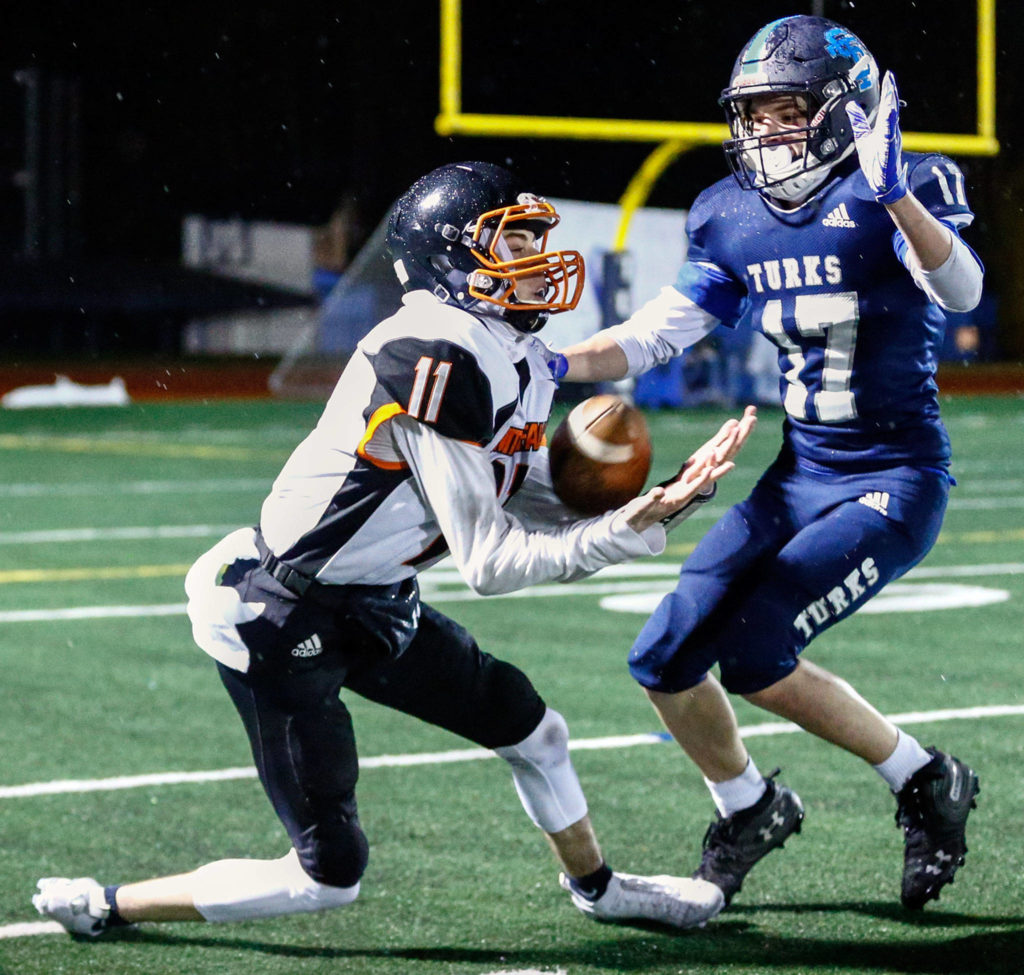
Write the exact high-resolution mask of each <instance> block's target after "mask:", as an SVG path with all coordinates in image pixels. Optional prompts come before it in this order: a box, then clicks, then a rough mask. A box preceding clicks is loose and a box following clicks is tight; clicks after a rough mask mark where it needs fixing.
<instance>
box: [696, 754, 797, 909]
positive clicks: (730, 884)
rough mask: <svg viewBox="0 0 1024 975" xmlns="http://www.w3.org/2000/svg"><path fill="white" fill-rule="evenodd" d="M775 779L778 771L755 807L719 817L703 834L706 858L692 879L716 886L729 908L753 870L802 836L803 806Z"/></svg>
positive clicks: (792, 793)
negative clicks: (778, 850)
mask: <svg viewBox="0 0 1024 975" xmlns="http://www.w3.org/2000/svg"><path fill="white" fill-rule="evenodd" d="M776 775H778V769H776V770H775V771H774V772H773V773H772V774H771V775H770V776H769V777H768V779H767V786H768V788H767V789H766V791H765V794H764V795H763V796H761V798H760V799H758V800H757V802H756V803H754V805H753V806H751V807H750V808H749V809H741V810H740V811H739V812H737V813H733V814H732V815H731V816H728V817H726V818H725V819H723V818H722V817H721V816H719V817H718V819H716V820H715V822H713V823H712V824H711V825H710V826H709V827H708V831H707V832H706V833H705V834H704V855H703V857H702V858H701V861H700V866H699V867H698V868H697V872H696V873H695V874H694V875H693V876H694V877H696V878H699V879H701V880H710V881H711V883H713V884H715V885H717V886H718V888H719V889H720V890H721V891H722V893H723V894H724V895H725V903H726V904H727V905H728V904H729V903H730V902H731V901H732V899H733V896H734V895H735V894H737V893H738V892H739V889H740V887H742V886H743V878H744V877H746V875H747V874H748V873H749V872H750V868H751V867H753V865H754V864H755V863H757V861H758V860H760V859H761V858H762V857H764V856H766V855H767V854H769V853H771V851H772V850H774V849H776V848H778V847H781V846H782V844H783V843H785V842H786V840H787V839H789V837H790V836H791V835H792V834H793V833H799V832H800V823H801V822H802V821H803V818H804V807H803V803H801V802H800V797H799V796H798V795H797V794H796V793H795V792H794V791H793V790H792V789H787V788H786V787H785V786H784V785H778V784H777V783H776V782H775V776H776Z"/></svg>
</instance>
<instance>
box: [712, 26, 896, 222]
mask: <svg viewBox="0 0 1024 975" xmlns="http://www.w3.org/2000/svg"><path fill="white" fill-rule="evenodd" d="M769 94H770V95H787V94H788V95H793V96H795V97H796V98H797V100H798V102H800V103H801V104H802V105H803V107H804V109H805V110H806V114H807V125H806V127H803V128H797V129H793V130H791V131H789V130H787V132H786V134H785V135H786V138H785V142H784V143H782V144H780V140H779V138H778V136H777V135H776V136H756V135H753V134H752V131H753V129H752V117H751V111H750V110H751V99H752V98H753V97H754V96H755V95H769ZM878 94H879V88H878V65H877V64H876V63H875V59H874V58H873V57H872V56H871V53H870V52H869V51H868V49H867V48H866V47H865V46H864V44H862V43H861V41H860V40H859V39H858V38H857V37H856V36H854V35H853V34H852V33H850V31H848V30H847V29H846V28H845V27H841V26H840V25H839V24H836V23H834V22H833V21H831V20H826V19H825V18H823V17H807V16H804V15H799V16H795V17H784V18H782V19H781V20H775V21H772V23H770V24H768V25H767V26H766V27H762V28H761V30H759V31H758V32H757V33H756V34H755V35H754V36H753V37H752V38H751V39H750V41H748V42H747V44H746V46H745V47H744V48H743V50H742V51H741V52H740V55H739V57H738V58H737V59H736V63H735V65H734V66H733V69H732V79H731V81H730V83H729V87H728V88H726V89H725V90H724V91H723V92H722V96H721V98H720V99H719V104H720V105H722V106H723V107H724V108H725V114H726V119H727V120H728V122H729V128H730V129H731V131H732V136H733V137H732V138H731V139H728V140H727V141H726V142H724V143H723V148H724V149H725V157H726V159H727V160H728V161H729V167H730V169H731V170H732V173H733V175H734V176H735V177H736V180H737V182H738V183H739V184H740V186H742V187H743V188H744V189H747V190H760V191H761V192H763V193H766V194H768V195H769V196H773V197H776V198H778V199H782V200H789V201H794V202H800V201H802V200H804V199H806V198H807V197H808V196H810V195H811V193H813V192H814V190H816V189H817V188H818V187H819V186H820V185H821V184H822V183H823V182H824V181H825V178H826V177H827V176H828V174H829V171H830V170H831V169H832V167H833V166H835V165H836V163H838V162H839V161H840V160H841V159H844V158H845V157H846V156H847V155H848V154H849V153H850V152H851V151H852V149H853V130H852V128H851V126H850V120H849V119H848V118H847V115H846V105H847V104H849V103H850V102H854V101H855V102H857V103H859V104H860V106H861V108H863V109H864V113H865V115H867V117H868V120H869V121H873V120H874V117H875V114H876V111H877V108H878ZM796 147H799V148H796Z"/></svg>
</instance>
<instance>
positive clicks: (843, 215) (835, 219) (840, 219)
mask: <svg viewBox="0 0 1024 975" xmlns="http://www.w3.org/2000/svg"><path fill="white" fill-rule="evenodd" d="M821 225H822V226H823V227H847V228H849V229H851V230H852V229H853V228H854V227H856V226H857V224H856V223H855V222H854V220H853V219H852V218H851V217H850V214H849V213H848V212H847V210H846V204H845V203H840V204H839V206H837V207H836V208H835V209H834V210H833V211H832V212H831V213H830V214H829V215H828V216H827V217H824V218H823V219H822V221H821Z"/></svg>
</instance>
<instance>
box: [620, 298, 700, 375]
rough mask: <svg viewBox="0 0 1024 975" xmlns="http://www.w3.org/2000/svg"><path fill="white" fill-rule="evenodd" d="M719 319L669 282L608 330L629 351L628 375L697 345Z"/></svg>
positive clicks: (627, 357) (646, 368)
mask: <svg viewBox="0 0 1024 975" xmlns="http://www.w3.org/2000/svg"><path fill="white" fill-rule="evenodd" d="M717 324H718V319H717V318H715V316H714V315H712V314H711V313H710V312H706V311H705V310H704V309H703V308H701V307H700V305H698V304H695V303H694V302H693V301H691V300H690V299H689V298H687V297H686V295H684V294H681V293H680V292H678V291H676V289H675V288H673V287H669V286H666V287H664V288H662V289H661V291H659V292H658V294H657V296H656V297H654V298H652V299H651V300H650V301H648V302H647V304H645V305H644V306H643V307H642V308H639V309H638V310H637V311H635V312H634V313H633V314H632V315H631V316H630V317H629V318H628V319H627V320H626V321H624V322H623V323H622V324H621V325H613V326H612V327H611V328H609V329H606V330H605V334H607V335H608V336H609V337H610V338H612V339H614V340H615V342H616V343H618V345H619V347H620V348H621V349H622V351H623V353H625V356H626V361H627V362H628V363H629V368H628V370H627V372H626V375H627V376H638V375H640V373H642V372H646V371H647V370H648V369H651V368H653V367H654V366H658V365H662V364H663V363H665V362H668V361H669V359H672V358H674V357H675V356H677V355H679V354H680V353H681V352H682V351H683V350H684V349H687V348H689V347H690V346H691V345H695V344H696V343H697V342H699V341H700V340H701V339H702V338H704V336H705V335H707V334H708V332H710V331H711V330H712V329H713V328H714V327H715V326H716V325H717Z"/></svg>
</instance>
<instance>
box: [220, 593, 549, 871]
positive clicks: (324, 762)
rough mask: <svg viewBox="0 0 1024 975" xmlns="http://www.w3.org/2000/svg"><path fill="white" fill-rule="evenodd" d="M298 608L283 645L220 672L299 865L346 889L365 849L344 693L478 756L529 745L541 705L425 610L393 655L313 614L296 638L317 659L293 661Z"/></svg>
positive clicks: (528, 688)
mask: <svg viewBox="0 0 1024 975" xmlns="http://www.w3.org/2000/svg"><path fill="white" fill-rule="evenodd" d="M303 610H304V607H303V606H302V605H301V604H300V605H298V606H294V607H292V608H291V612H290V613H289V614H288V615H289V616H290V617H291V619H290V621H289V625H288V626H287V627H286V628H285V629H286V630H287V631H288V635H287V638H286V639H285V640H284V642H283V643H281V644H280V646H281V648H285V644H287V648H286V649H282V650H281V651H279V652H277V653H273V654H268V653H267V652H266V650H267V646H266V643H263V647H262V650H263V652H262V653H261V654H260V664H259V666H258V667H254V668H253V670H252V671H250V672H249V673H245V674H243V673H239V672H238V671H235V670H232V669H230V668H228V667H225V666H224V665H222V664H218V665H217V666H218V669H219V671H220V677H221V680H222V681H223V683H224V686H225V687H226V688H227V691H228V693H229V694H230V695H231V699H232V701H233V702H234V704H235V707H236V708H237V710H238V713H239V715H240V716H241V718H242V722H243V723H244V725H245V729H246V732H247V733H248V736H249V742H250V745H251V747H252V752H253V758H254V760H255V763H256V770H257V772H258V774H259V778H260V782H261V783H262V784H263V788H264V790H265V791H266V793H267V796H268V797H269V799H270V801H271V803H272V804H273V807H274V810H275V811H276V813H277V815H278V817H279V818H280V820H281V822H282V823H283V824H284V826H285V829H286V830H287V832H288V835H289V837H290V838H291V841H292V844H293V846H294V847H295V850H296V852H297V853H298V855H299V860H300V862H301V864H302V867H303V869H304V870H305V871H306V873H308V874H309V875H310V876H311V877H312V878H313V879H314V880H316V881H318V882H319V883H323V884H328V885H330V886H334V887H351V886H352V885H353V884H355V883H356V881H357V880H358V879H359V878H360V876H362V873H363V871H364V870H365V869H366V863H367V859H368V844H367V840H366V836H365V835H364V833H363V831H362V829H361V828H360V825H359V817H358V815H357V812H356V796H355V788H356V780H357V778H358V776H359V761H358V756H357V754H356V743H355V735H354V732H353V729H352V720H351V717H350V715H349V711H348V708H346V707H345V705H344V703H342V701H341V699H340V698H339V691H340V690H341V689H342V688H343V687H344V688H347V689H349V690H351V691H354V692H355V693H357V694H359V695H361V696H362V697H365V698H368V699H369V700H371V701H375V702H377V703H378V704H383V705H385V706H386V707H390V708H394V709H396V710H398V711H402V712H404V713H406V714H410V715H413V716H414V717H417V718H420V719H422V720H423V721H427V722H429V723H431V724H434V725H438V726H439V727H441V728H445V729H447V730H448V731H451V732H454V733H455V734H457V735H461V736H462V737H463V738H467V739H469V740H470V741H472V742H475V743H476V744H478V745H481V746H482V747H484V748H500V747H502V746H504V745H514V744H516V743H518V742H520V741H522V740H523V739H524V738H526V737H528V736H529V735H530V733H531V732H532V731H533V730H534V728H536V727H537V725H538V724H539V723H540V720H541V718H542V717H543V715H544V711H545V704H544V702H543V700H542V699H541V697H540V695H539V694H538V693H537V691H536V690H535V689H534V687H533V685H532V684H531V683H530V681H529V679H528V678H527V677H526V675H525V674H523V673H522V671H520V670H518V669H517V668H516V667H513V666H512V665H511V664H507V663H504V662H503V661H501V660H497V659H496V658H494V657H492V656H490V654H486V653H483V652H482V651H481V650H480V648H479V647H478V646H477V644H476V641H475V640H474V639H473V637H472V636H471V635H470V634H469V632H468V631H467V630H465V629H464V628H463V627H461V626H459V625H458V624H457V623H455V622H454V621H452V620H450V619H448V618H447V617H445V616H443V615H442V614H441V613H439V612H437V611H436V610H434V609H432V608H431V607H429V606H426V605H424V606H422V613H421V617H420V622H419V627H418V630H417V633H416V636H415V637H414V639H413V641H412V643H411V644H410V645H409V647H408V649H407V650H406V651H405V653H403V654H402V655H401V656H400V657H398V658H397V659H395V658H391V657H387V656H385V655H384V654H383V653H381V652H380V650H379V649H377V648H376V646H375V645H374V644H373V643H372V641H368V640H366V639H365V638H364V637H363V636H362V635H361V632H360V629H359V627H358V626H353V625H352V624H351V622H350V620H345V621H342V620H340V619H335V620H334V621H333V623H334V626H328V625H325V623H326V622H327V621H325V620H324V610H323V609H322V608H321V607H316V608H315V609H313V610H312V612H311V616H312V617H313V619H312V620H311V622H310V623H309V624H308V625H306V626H299V627H298V630H299V631H300V635H301V632H302V631H304V630H307V629H308V630H309V632H310V633H312V632H316V633H317V634H318V635H321V634H322V636H321V643H322V647H323V649H322V652H320V653H318V654H317V655H316V656H312V657H294V656H291V655H290V653H289V651H290V650H291V648H293V647H296V646H298V645H299V644H298V642H293V640H295V638H296V625H295V624H297V623H299V620H298V619H297V617H301V616H303V615H304V613H303ZM243 627H244V624H243V626H240V627H239V631H240V632H242V631H243ZM328 634H329V636H328ZM266 635H267V634H266V632H265V631H264V633H263V636H266ZM307 635H308V634H307ZM278 639H280V636H279V637H278ZM247 642H248V641H247ZM260 642H263V641H260Z"/></svg>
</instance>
